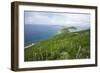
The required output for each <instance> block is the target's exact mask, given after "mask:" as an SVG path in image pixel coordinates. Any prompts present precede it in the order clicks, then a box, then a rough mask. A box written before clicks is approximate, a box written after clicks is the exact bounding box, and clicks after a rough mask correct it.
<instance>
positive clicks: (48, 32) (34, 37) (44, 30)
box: [24, 24, 89, 46]
mask: <svg viewBox="0 0 100 73" xmlns="http://www.w3.org/2000/svg"><path fill="white" fill-rule="evenodd" d="M61 28H62V26H59V25H42V24H41V25H39V24H25V25H24V46H27V45H29V44H31V43H36V42H39V41H41V40H45V39H48V38H49V37H51V36H54V35H55V34H56V33H57V32H58V31H60V29H61ZM76 28H77V29H70V30H69V31H71V32H77V31H82V30H86V29H89V27H83V26H77V27H76Z"/></svg>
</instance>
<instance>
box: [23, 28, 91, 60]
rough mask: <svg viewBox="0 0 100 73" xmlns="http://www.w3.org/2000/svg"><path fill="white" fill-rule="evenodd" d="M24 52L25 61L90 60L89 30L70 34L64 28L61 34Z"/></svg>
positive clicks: (67, 29)
mask: <svg viewBox="0 0 100 73" xmlns="http://www.w3.org/2000/svg"><path fill="white" fill-rule="evenodd" d="M71 29H76V28H74V27H72V28H71ZM24 51H25V53H24V60H25V61H42V60H43V61H44V60H63V59H86V58H90V30H84V31H79V32H70V31H69V28H64V29H62V30H61V33H59V34H57V35H55V36H53V37H51V38H48V39H47V40H44V41H40V42H38V43H36V44H35V45H33V46H31V47H29V48H25V50H24Z"/></svg>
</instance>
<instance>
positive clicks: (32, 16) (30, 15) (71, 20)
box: [25, 11, 90, 27]
mask: <svg viewBox="0 0 100 73" xmlns="http://www.w3.org/2000/svg"><path fill="white" fill-rule="evenodd" d="M25 24H44V25H45V24H46V25H65V26H88V27H89V26H90V15H89V14H75V13H50V12H27V11H26V12H25Z"/></svg>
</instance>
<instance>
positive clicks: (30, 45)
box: [24, 43, 35, 49]
mask: <svg viewBox="0 0 100 73" xmlns="http://www.w3.org/2000/svg"><path fill="white" fill-rule="evenodd" d="M33 45H35V43H31V44H30V45H28V46H25V47H24V49H25V48H29V47H31V46H33Z"/></svg>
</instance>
